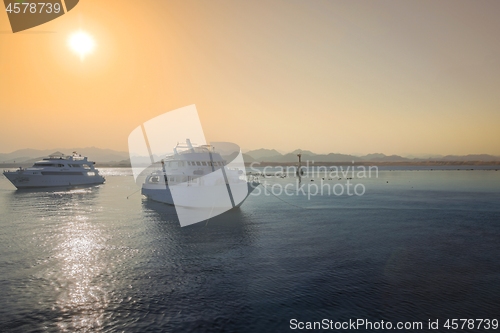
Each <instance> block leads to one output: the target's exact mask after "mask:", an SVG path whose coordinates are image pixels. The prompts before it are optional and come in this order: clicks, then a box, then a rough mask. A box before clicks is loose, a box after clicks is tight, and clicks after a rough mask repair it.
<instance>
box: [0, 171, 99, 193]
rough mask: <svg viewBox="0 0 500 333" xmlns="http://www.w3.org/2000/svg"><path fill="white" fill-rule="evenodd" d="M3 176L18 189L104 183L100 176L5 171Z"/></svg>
mask: <svg viewBox="0 0 500 333" xmlns="http://www.w3.org/2000/svg"><path fill="white" fill-rule="evenodd" d="M4 176H5V177H6V178H7V179H8V180H9V181H10V182H11V183H12V185H14V186H15V187H16V188H18V189H28V188H43V187H63V186H82V185H98V184H103V183H104V181H105V179H104V177H102V176H100V175H95V176H87V175H40V174H36V175H33V174H31V175H30V174H27V173H25V172H18V171H14V172H8V171H7V172H4Z"/></svg>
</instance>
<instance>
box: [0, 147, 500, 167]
mask: <svg viewBox="0 0 500 333" xmlns="http://www.w3.org/2000/svg"><path fill="white" fill-rule="evenodd" d="M74 151H76V152H78V154H81V155H82V156H88V157H89V159H90V160H92V161H95V162H96V163H98V164H108V165H130V161H129V155H128V152H123V151H116V150H112V149H101V148H96V147H87V148H71V149H65V148H55V149H45V150H38V149H21V150H16V151H14V152H12V153H8V154H6V153H0V163H2V164H23V165H26V164H32V163H34V162H35V161H38V160H40V159H42V158H44V157H47V156H49V155H51V154H54V153H56V152H60V153H63V154H66V155H71V154H72V153H73V152H74ZM299 153H300V154H302V161H304V162H305V161H314V162H315V163H316V162H326V163H346V162H349V163H350V162H353V161H354V162H374V163H376V162H379V163H391V162H394V163H401V162H403V163H404V162H406V163H412V162H414V163H421V162H425V161H431V162H432V161H442V162H500V156H494V155H488V154H475V155H461V156H459V155H446V156H442V155H432V156H429V157H418V158H417V157H403V156H399V155H385V154H381V153H375V154H368V155H364V156H355V155H348V154H338V153H330V154H316V153H313V152H312V151H309V150H300V149H296V150H294V151H292V152H290V153H287V154H281V153H280V152H278V151H277V150H275V149H264V148H261V149H256V150H251V151H248V152H246V153H244V154H243V158H244V160H245V162H246V163H251V162H268V163H293V162H296V161H297V154H299ZM143 159H144V163H147V162H149V157H144V158H143Z"/></svg>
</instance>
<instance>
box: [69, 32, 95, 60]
mask: <svg viewBox="0 0 500 333" xmlns="http://www.w3.org/2000/svg"><path fill="white" fill-rule="evenodd" d="M68 44H69V47H70V48H71V49H72V50H73V51H74V52H76V53H77V54H78V55H79V56H80V59H81V60H82V61H83V59H85V56H86V55H87V54H90V53H92V51H94V48H95V42H94V39H93V38H92V36H90V35H89V34H88V33H86V32H84V31H81V30H80V31H78V32H75V33H73V34H72V35H71V36H70V37H69V40H68Z"/></svg>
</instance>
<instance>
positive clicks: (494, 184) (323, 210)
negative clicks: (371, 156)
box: [0, 168, 500, 332]
mask: <svg viewBox="0 0 500 333" xmlns="http://www.w3.org/2000/svg"><path fill="white" fill-rule="evenodd" d="M413 169H414V170H380V171H379V174H378V178H377V177H375V176H374V175H373V174H372V178H369V179H360V178H357V177H354V179H352V180H351V181H350V182H351V184H353V185H357V184H362V185H363V186H364V190H365V193H364V195H361V196H358V195H351V196H349V195H347V194H346V193H344V194H343V195H339V196H337V195H332V194H330V195H328V193H326V192H325V193H323V195H322V196H320V195H319V194H318V195H312V194H314V193H315V191H317V190H318V189H319V187H320V185H321V178H323V177H325V176H324V175H320V176H319V177H316V178H315V179H314V181H311V179H310V178H304V179H303V181H302V184H304V187H303V193H302V192H300V191H299V192H298V193H297V191H296V179H295V178H292V177H287V178H283V179H280V178H265V179H261V181H266V182H267V185H266V188H267V189H268V190H266V191H265V189H264V187H263V186H260V187H259V188H258V189H257V190H256V192H254V193H255V194H258V192H260V195H258V196H257V195H252V196H250V197H249V198H248V199H247V201H246V202H245V203H244V204H243V206H242V207H241V209H239V210H233V211H230V212H227V213H225V214H223V215H222V216H220V217H216V218H212V219H210V220H209V221H208V222H202V223H199V224H196V225H193V226H189V227H185V228H181V227H180V226H179V222H178V220H177V217H176V214H175V209H174V208H173V207H170V206H167V205H163V204H158V203H151V202H148V201H146V200H145V199H144V198H142V197H141V195H140V193H135V194H133V193H134V192H135V191H137V189H138V188H139V187H138V186H137V185H136V184H135V183H134V181H133V178H132V177H131V172H130V170H128V169H101V171H102V173H104V174H105V175H106V179H107V180H106V183H105V184H104V185H101V186H96V187H89V188H83V189H71V190H50V191H47V190H41V191H16V190H15V188H14V187H13V186H12V185H11V184H10V183H9V182H8V180H7V179H6V178H5V177H3V176H0V213H1V215H0V331H2V332H219V331H225V332H282V331H289V330H290V320H291V319H293V318H295V319H297V320H298V321H320V320H322V319H325V318H326V319H331V320H334V321H348V320H349V319H353V320H355V319H358V318H362V319H366V320H371V321H381V320H384V321H391V322H394V323H396V322H397V321H421V322H423V323H425V324H424V327H426V326H425V325H427V322H428V320H429V319H431V320H435V319H439V320H440V322H444V321H445V320H446V319H453V318H490V319H493V318H497V319H500V261H499V257H500V172H498V171H495V170H478V169H477V168H475V170H436V169H434V170H424V169H420V170H415V168H413ZM462 169H463V168H462ZM349 176H350V175H349ZM349 176H347V177H349ZM329 178H331V180H329ZM340 178H343V179H341V180H339V179H338V178H337V177H330V176H329V175H326V177H325V180H324V182H323V185H325V184H326V185H325V187H323V190H324V191H326V190H327V189H328V188H332V187H333V186H334V185H335V184H337V183H338V184H339V185H338V186H337V187H336V188H335V189H336V191H337V193H339V191H340V188H341V185H342V184H343V185H342V186H344V185H345V184H346V180H345V177H342V176H341V177H340ZM273 184H279V185H281V186H285V185H287V184H292V185H290V186H289V188H288V189H289V190H290V189H294V190H292V191H289V192H288V193H292V195H287V194H285V193H284V192H283V193H279V188H280V187H279V186H278V185H274V186H273ZM312 184H315V185H317V187H314V186H313V185H312ZM259 189H260V190H259ZM357 189H358V193H360V191H361V189H362V187H361V186H358V187H357ZM271 190H273V191H274V193H275V195H272V194H270V193H269V191H271ZM351 191H352V188H351ZM129 195H130V197H129V198H128V199H127V196H129ZM308 196H309V197H310V198H308ZM359 331H362V330H359ZM441 331H443V332H450V330H445V329H443V328H442V327H441ZM490 331H491V330H490ZM433 332H436V331H433Z"/></svg>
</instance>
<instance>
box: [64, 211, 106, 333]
mask: <svg viewBox="0 0 500 333" xmlns="http://www.w3.org/2000/svg"><path fill="white" fill-rule="evenodd" d="M62 238H63V239H64V241H63V242H62V243H61V244H60V245H59V246H58V247H57V249H56V252H57V255H56V257H57V258H58V259H59V260H60V261H61V269H60V271H59V276H58V277H57V281H58V284H59V285H60V288H59V295H58V298H57V301H56V304H55V310H58V311H60V312H61V313H62V315H63V320H61V321H59V323H58V326H59V328H60V329H61V331H63V332H73V331H80V332H95V331H99V329H100V328H101V327H102V325H103V320H104V313H105V310H106V308H107V306H108V305H109V296H108V292H107V290H106V288H105V286H103V285H100V284H98V283H96V281H95V279H96V277H98V276H99V275H100V274H105V273H106V264H105V261H104V260H103V259H104V258H103V256H102V250H103V249H104V248H105V241H106V239H105V237H103V235H102V232H101V231H100V230H99V229H98V228H97V227H96V226H95V225H93V224H92V223H91V222H90V221H89V217H87V216H83V215H77V216H75V217H74V219H73V220H72V221H71V222H69V223H68V224H67V225H66V226H65V228H64V229H63V234H62Z"/></svg>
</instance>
